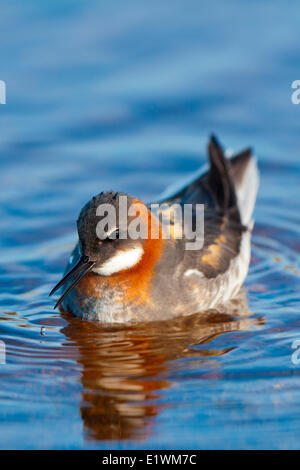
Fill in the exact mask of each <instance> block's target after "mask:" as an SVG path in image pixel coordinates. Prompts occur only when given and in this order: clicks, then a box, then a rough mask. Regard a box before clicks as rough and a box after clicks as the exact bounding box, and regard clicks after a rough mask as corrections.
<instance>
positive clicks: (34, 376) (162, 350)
mask: <svg viewBox="0 0 300 470" xmlns="http://www.w3.org/2000/svg"><path fill="white" fill-rule="evenodd" d="M299 15H300V4H299V2H297V1H296V0H294V1H290V2H280V1H277V0H273V1H272V2H270V1H267V0H265V1H263V0H260V1H258V0H257V1H251V2H250V1H244V2H240V1H237V0H227V1H226V2H225V1H216V0H211V1H210V2H201V1H199V0H198V1H192V0H186V1H185V2H182V1H178V0H172V1H171V0H165V1H164V2H161V1H157V0H152V1H151V2H145V1H143V2H141V1H138V0H130V1H127V2H123V1H114V2H99V1H91V0H90V1H72V2H68V1H66V0H51V1H50V0H49V1H46V0H43V2H36V1H32V0H27V1H26V2H22V1H21V0H19V1H16V0H10V1H9V2H8V1H6V2H4V1H3V2H1V4H0V47H1V52H0V60H1V62H0V64H1V67H0V80H4V81H5V82H6V87H7V98H6V99H7V104H5V105H0V128H1V132H0V159H1V160H0V179H1V180H0V181H1V182H0V188H1V191H0V197H1V205H0V216H1V217H0V227H1V232H0V233H1V256H0V286H1V288H0V300H1V302H0V305H1V310H0V340H2V341H4V342H5V345H6V364H3V365H0V374H1V387H0V415H1V422H0V447H1V448H18V449H20V448H21V449H22V448H25V449H32V448H41V449H45V448H51V449H61V448H62V449H77V448H83V449H84V448H97V449H98V448H110V449H114V448H118V449H120V448H163V449H165V448H200V449H216V448H222V449H223V448H225V449H236V448H245V449H254V448H255V449H260V448H272V449H278V448H293V449H294V448H299V446H300V438H299V426H300V394H299V387H300V364H298V365H297V364H294V363H293V362H292V353H293V352H294V350H293V349H292V344H293V341H295V340H297V339H298V340H299V339H300V316H299V288H300V271H299V269H300V266H299V252H300V241H299V234H300V230H299V223H300V216H299V176H300V158H299V157H300V150H299V130H300V129H299V124H300V105H294V104H292V102H291V94H292V89H291V83H292V82H293V81H294V80H297V79H300V71H299ZM212 131H213V132H215V133H216V134H217V135H218V136H219V138H220V139H221V141H222V142H223V143H224V145H225V146H226V147H229V148H231V149H232V150H240V149H242V148H244V147H247V146H249V145H250V146H252V147H253V148H254V149H255V153H256V154H257V155H258V158H259V166H260V170H261V186H260V192H259V197H258V201H257V206H256V211H255V219H256V226H255V229H254V236H253V256H252V264H251V268H250V272H249V276H248V278H247V282H246V288H247V291H248V293H247V298H248V304H249V305H248V306H249V309H250V310H251V312H252V314H251V315H250V316H247V317H243V316H240V312H235V313H234V314H233V315H226V314H223V315H220V316H216V317H213V318H211V319H210V320H209V322H202V321H201V320H199V316H196V317H192V318H191V319H189V320H185V321H180V320H178V321H175V322H170V323H169V324H168V325H165V326H164V328H162V327H160V326H157V325H151V326H148V327H146V326H136V327H132V328H115V329H113V328H112V329H109V330H103V328H101V326H99V325H95V324H93V323H87V322H81V321H79V320H76V319H74V318H73V317H72V316H71V315H66V314H60V313H59V312H58V313H57V312H53V299H49V298H48V293H49V291H50V289H51V288H52V287H53V285H54V284H55V283H56V282H57V281H58V279H59V278H60V275H61V273H62V271H63V269H64V266H65V263H66V260H67V258H68V255H69V252H70V250H71V249H72V246H73V244H74V242H75V239H76V233H75V221H76V218H77V215H78V212H79V210H80V208H81V206H82V205H83V204H84V203H85V202H86V201H87V200H88V199H89V198H90V197H91V196H92V195H94V194H96V193H98V192H100V191H103V190H105V189H115V190H123V191H126V192H129V193H131V194H135V195H136V196H138V197H140V198H142V199H144V200H147V201H148V200H151V197H153V196H155V195H156V194H157V193H158V192H160V191H161V190H163V189H164V187H165V186H166V185H167V184H169V183H172V182H174V181H176V179H177V178H179V177H182V176H183V175H185V174H187V173H188V172H190V171H193V170H196V169H197V168H198V166H200V165H201V164H202V163H203V162H204V161H205V158H206V155H205V153H206V144H207V140H208V136H209V134H210V132H212Z"/></svg>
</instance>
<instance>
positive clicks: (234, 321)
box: [62, 295, 263, 441]
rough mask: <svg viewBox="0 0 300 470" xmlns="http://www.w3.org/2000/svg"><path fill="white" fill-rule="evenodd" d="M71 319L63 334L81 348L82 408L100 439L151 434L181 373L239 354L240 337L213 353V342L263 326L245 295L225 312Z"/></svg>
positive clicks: (89, 433) (89, 429)
mask: <svg viewBox="0 0 300 470" xmlns="http://www.w3.org/2000/svg"><path fill="white" fill-rule="evenodd" d="M63 315H64V317H65V318H66V319H67V321H68V325H67V326H66V327H65V328H63V330H62V332H63V333H64V334H65V336H66V337H67V338H68V339H69V340H71V341H72V342H73V343H75V344H76V346H77V347H78V351H79V356H78V359H77V360H78V362H79V363H80V364H81V366H82V376H81V382H82V387H83V392H82V402H81V410H80V411H81V416H82V420H83V423H84V429H85V432H86V438H87V439H89V440H97V441H98V440H127V439H131V440H132V439H134V440H137V439H146V438H147V437H149V435H150V434H151V429H152V424H153V421H154V418H155V416H157V415H158V414H159V413H160V411H161V409H162V407H164V406H166V405H163V404H161V403H160V397H161V395H162V393H163V392H162V391H163V390H164V389H167V388H168V387H170V386H171V385H172V384H173V383H174V381H175V378H174V371H176V370H177V371H178V368H180V367H182V368H184V369H187V368H197V369H200V368H208V367H209V368H211V369H212V370H215V371H217V369H218V367H216V366H217V365H218V356H222V355H224V354H226V353H227V352H228V351H230V350H232V349H233V346H232V344H230V342H231V340H232V339H231V336H229V337H228V341H227V343H226V347H225V348H223V349H218V350H216V349H211V348H209V343H210V342H211V341H212V339H214V338H216V337H217V336H220V335H222V334H224V333H228V332H234V331H247V330H248V329H249V327H251V326H259V325H260V324H261V323H262V322H263V320H262V319H261V318H260V319H257V318H253V317H252V318H251V316H250V312H249V310H248V308H247V304H246V300H245V297H244V295H242V296H241V297H240V298H239V299H236V300H234V301H231V302H230V303H229V304H228V305H227V306H226V308H224V310H223V311H222V312H217V311H209V312H207V313H206V314H201V315H199V314H195V315H192V316H190V317H186V318H178V319H175V320H172V321H167V322H166V321H164V322H159V323H143V324H138V325H134V326H125V327H124V326H123V327H120V326H117V327H112V326H110V327H107V326H103V325H99V324H97V323H94V322H86V321H82V320H79V319H77V318H74V317H73V316H72V315H70V314H68V313H63ZM196 345H197V346H196ZM214 358H215V359H214ZM176 380H178V378H177V379H176ZM165 402H166V400H164V403H165Z"/></svg>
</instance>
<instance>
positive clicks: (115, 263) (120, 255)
mask: <svg viewBox="0 0 300 470" xmlns="http://www.w3.org/2000/svg"><path fill="white" fill-rule="evenodd" d="M143 253H144V250H143V248H142V247H141V246H138V247H136V248H131V249H130V250H127V251H119V252H117V253H116V254H115V255H114V256H112V257H111V258H109V259H108V260H107V261H105V263H103V264H102V266H100V268H94V269H93V272H95V273H97V274H101V276H110V275H111V274H114V273H118V272H119V271H123V270H125V269H129V268H132V267H133V266H135V265H136V264H137V263H138V262H139V261H140V259H141V257H142V256H143Z"/></svg>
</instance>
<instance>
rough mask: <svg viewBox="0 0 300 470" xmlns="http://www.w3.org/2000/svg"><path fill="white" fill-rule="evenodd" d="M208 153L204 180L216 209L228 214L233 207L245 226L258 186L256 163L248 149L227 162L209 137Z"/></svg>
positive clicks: (213, 139)
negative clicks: (205, 178)
mask: <svg viewBox="0 0 300 470" xmlns="http://www.w3.org/2000/svg"><path fill="white" fill-rule="evenodd" d="M208 153H209V160H210V170H209V172H208V181H209V186H210V188H211V190H212V191H213V195H214V198H215V200H216V203H217V205H218V207H219V208H220V209H222V210H224V211H231V213H232V214H235V211H234V209H235V208H237V209H238V211H236V212H239V217H240V220H241V222H242V224H244V225H249V224H250V223H251V216H252V212H253V209H254V205H255V200H256V194H257V190H258V185H259V174H258V169H257V163H256V159H255V157H254V156H253V155H252V152H251V149H246V150H244V151H243V152H241V153H239V154H238V155H236V156H234V157H233V158H231V159H227V158H225V156H224V153H223V150H222V147H221V146H220V144H219V143H218V141H217V139H216V137H214V136H212V137H211V139H210V142H209V144H208Z"/></svg>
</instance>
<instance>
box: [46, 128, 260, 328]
mask: <svg viewBox="0 0 300 470" xmlns="http://www.w3.org/2000/svg"><path fill="white" fill-rule="evenodd" d="M258 187H259V171H258V166H257V159H256V157H255V156H254V155H253V153H252V150H251V149H250V148H248V149H246V150H243V151H242V152H240V153H238V154H237V155H235V156H233V157H231V158H227V157H226V156H225V153H224V150H223V147H222V146H221V144H220V143H219V141H218V139H217V138H216V137H215V136H214V135H211V137H210V140H209V143H208V166H207V167H206V168H204V169H201V170H200V171H198V172H197V173H196V174H195V175H193V176H192V177H191V179H190V180H189V181H184V182H181V186H179V187H170V188H169V189H167V191H165V192H164V193H163V194H162V195H161V197H158V198H157V200H156V201H154V203H152V204H146V203H144V202H142V201H141V200H140V199H138V198H136V197H134V196H131V195H128V194H126V193H122V192H115V191H108V192H101V193H100V194H98V195H97V196H94V197H92V199H91V200H90V201H89V202H88V203H87V204H86V205H85V206H84V207H83V208H82V210H81V212H80V214H79V217H78V220H77V232H78V242H77V244H76V246H75V248H74V250H73V252H72V254H71V256H70V258H69V261H68V264H67V267H66V270H65V273H64V276H63V278H62V280H61V281H59V282H58V284H56V286H55V287H54V288H53V289H52V290H51V292H50V294H49V295H53V294H54V293H55V292H56V291H58V290H59V289H61V288H62V287H64V289H65V290H64V292H63V293H62V295H61V296H60V297H59V299H58V301H57V302H56V304H55V307H54V308H56V307H57V306H58V305H61V307H62V308H63V310H64V311H69V312H71V313H73V314H74V315H75V316H77V317H80V318H81V319H83V320H94V321H98V322H102V323H103V324H106V323H108V324H113V323H120V324H127V323H136V322H151V321H160V320H169V319H173V318H176V317H180V316H188V315H192V314H195V313H196V312H199V315H201V312H205V311H207V310H209V309H218V307H219V306H222V305H224V304H225V303H226V302H228V301H229V300H230V299H233V298H234V297H235V296H237V295H238V293H239V291H240V290H241V288H242V286H243V283H244V281H245V278H246V276H247V273H248V268H249V264H250V256H251V234H252V230H253V225H254V222H253V220H252V213H253V210H254V206H255V201H256V196H257V191H258ZM124 200H126V204H127V213H125V216H124V214H123V217H121V216H120V210H121V209H120V208H121V205H122V204H123V202H124ZM153 206H154V207H155V210H154V209H153ZM174 207H175V208H177V209H178V208H179V209H182V211H183V212H184V210H185V208H186V207H189V208H190V212H189V214H190V218H191V222H192V227H193V228H195V226H196V225H197V220H196V218H197V214H199V211H198V210H197V208H198V207H200V208H202V209H203V211H202V219H201V220H202V225H201V224H200V225H201V227H202V232H201V234H202V238H201V237H200V238H199V240H200V239H201V241H200V242H199V243H198V245H197V244H196V245H195V247H194V246H192V242H191V241H190V238H189V239H188V238H187V235H186V233H185V230H184V227H183V225H184V221H183V219H182V218H181V219H180V217H175V216H174V213H175V209H173V208H174ZM99 208H102V209H103V208H112V209H114V210H115V213H116V214H117V215H116V216H115V218H113V219H112V220H113V222H112V223H111V224H110V228H109V229H108V228H107V227H108V224H106V230H104V222H105V220H104V219H105V216H104V211H103V210H102V211H101V210H100V211H99ZM177 209H176V210H177ZM99 214H100V215H99ZM106 214H107V212H106ZM101 215H102V217H101ZM166 216H168V217H169V218H168V217H166ZM164 218H166V220H168V221H169V224H165V225H164V223H163V219H164ZM137 219H138V222H139V224H137V223H136V220H137ZM138 225H139V227H138ZM130 226H134V227H135V229H136V230H135V231H132V233H134V236H129V232H130V230H129V227H130ZM138 228H139V230H138ZM153 233H154V235H155V236H153ZM136 234H138V235H139V236H136ZM188 246H189V248H188Z"/></svg>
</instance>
